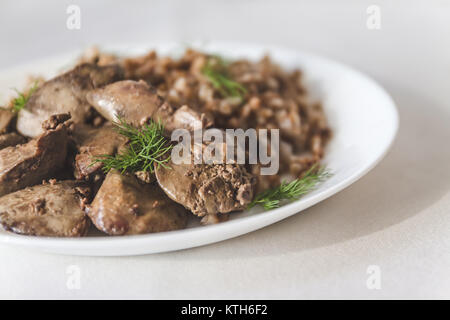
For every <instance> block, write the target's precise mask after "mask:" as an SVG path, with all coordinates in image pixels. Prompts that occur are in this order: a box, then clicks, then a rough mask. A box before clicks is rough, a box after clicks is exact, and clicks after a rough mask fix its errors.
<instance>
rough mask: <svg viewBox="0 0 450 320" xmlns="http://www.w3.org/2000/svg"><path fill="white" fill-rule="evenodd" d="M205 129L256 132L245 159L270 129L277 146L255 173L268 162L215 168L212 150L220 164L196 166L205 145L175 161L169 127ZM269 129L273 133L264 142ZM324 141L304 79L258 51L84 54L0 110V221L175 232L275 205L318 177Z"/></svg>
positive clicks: (47, 228)
mask: <svg viewBox="0 0 450 320" xmlns="http://www.w3.org/2000/svg"><path fill="white" fill-rule="evenodd" d="M206 129H214V130H216V131H215V132H218V134H219V136H223V137H225V136H226V134H225V132H226V131H227V129H242V130H248V129H255V132H256V133H258V138H257V139H258V147H257V148H256V149H250V148H249V147H248V146H247V147H244V159H246V160H247V159H248V158H249V157H250V154H251V152H255V150H256V151H257V152H259V153H261V152H262V151H261V150H262V149H263V148H268V146H271V147H272V144H271V142H272V140H274V139H276V137H278V136H279V141H278V144H276V145H277V146H278V147H277V149H270V150H269V151H270V152H269V153H277V154H279V156H278V157H277V158H276V159H277V160H278V159H279V170H278V171H277V172H276V174H270V175H265V174H264V173H263V171H264V169H265V168H266V167H267V164H265V163H264V164H263V163H254V162H251V161H245V162H239V161H237V160H234V159H232V160H231V161H230V162H220V161H217V159H223V160H224V159H225V157H224V156H223V154H221V155H219V154H215V153H212V154H211V156H217V157H218V158H214V159H216V160H214V161H206V162H201V161H200V162H197V160H198V159H202V155H201V154H202V153H201V152H200V156H199V153H198V151H199V150H201V151H202V152H204V151H205V150H208V149H209V147H210V146H211V145H212V142H211V141H209V142H205V141H202V142H200V143H198V142H197V141H193V142H192V143H188V144H186V146H190V147H189V148H188V149H187V150H188V151H187V152H186V154H188V155H189V156H192V157H191V158H189V159H190V160H189V161H187V162H181V163H180V162H177V161H175V159H174V158H173V157H172V151H174V148H175V146H176V145H177V143H178V142H179V141H175V140H172V139H171V137H172V136H173V134H174V133H175V132H179V131H180V130H185V132H187V133H189V134H191V135H192V136H194V137H195V135H196V134H197V133H198V132H203V131H204V130H206ZM271 129H279V135H271V136H269V137H268V138H267V139H266V140H264V139H262V136H261V135H259V134H260V133H261V132H265V131H264V130H271ZM255 137H256V136H255ZM330 137H331V130H330V128H329V126H328V124H327V120H326V116H325V114H324V111H323V109H322V107H321V105H320V103H317V102H315V101H312V100H311V98H310V96H309V94H308V92H307V90H306V88H305V87H304V85H303V82H302V73H301V72H300V71H299V70H294V71H287V70H284V69H283V68H282V67H280V66H279V65H277V64H275V63H274V62H272V61H271V59H270V58H269V57H268V56H266V57H264V58H262V59H260V60H259V61H256V62H255V61H250V60H246V59H239V60H235V61H228V60H227V59H224V58H222V57H220V56H217V55H212V54H208V53H204V52H200V51H196V50H192V49H188V50H186V52H185V53H184V55H183V56H181V57H180V58H172V57H165V56H163V57H160V56H158V54H157V53H156V52H155V51H150V52H149V53H148V54H145V55H143V56H140V57H121V56H115V55H111V54H105V53H102V52H100V51H98V50H93V51H92V50H91V51H90V53H89V54H86V55H84V56H83V57H81V58H80V60H79V61H78V62H77V64H76V66H75V67H74V68H73V69H71V70H69V71H67V72H65V73H63V74H61V75H58V76H56V77H54V78H53V79H49V80H47V81H44V80H42V79H39V80H38V81H34V82H33V83H30V86H28V88H26V89H25V90H24V91H23V92H17V95H16V97H15V98H13V99H12V100H11V101H10V103H9V104H8V105H7V106H5V107H3V108H0V226H1V227H3V228H4V229H5V230H8V231H12V232H16V233H19V234H26V235H35V236H56V237H77V236H85V235H86V234H87V233H88V230H89V228H96V229H98V230H100V231H101V232H103V233H104V234H105V235H112V236H119V235H136V234H146V233H154V232H163V231H171V230H179V229H183V228H185V227H186V226H187V224H188V220H189V219H194V220H195V219H198V220H199V221H201V223H202V224H212V223H218V222H221V221H225V220H227V219H228V217H229V215H230V214H233V213H234V212H238V211H243V210H246V209H249V208H251V207H253V206H256V205H261V206H262V207H263V208H265V209H273V208H276V207H279V206H280V205H281V204H282V203H283V201H284V200H286V201H291V200H295V199H298V198H299V197H300V196H302V195H303V194H305V193H307V192H309V191H310V190H312V189H313V188H314V187H315V186H316V185H317V183H319V182H320V181H323V180H324V179H325V178H326V177H327V176H328V173H327V171H326V170H325V169H324V167H323V166H321V165H320V160H321V159H322V157H323V156H324V148H325V145H326V143H327V142H328V140H329V139H330ZM262 140H264V143H265V144H259V143H260V142H261V141H262ZM221 148H222V145H221ZM278 148H279V150H278ZM223 150H224V151H225V152H226V151H227V150H228V149H227V145H226V144H224V146H223V149H221V152H222V151H223ZM214 152H216V151H214ZM227 160H228V159H227ZM285 176H289V180H285V181H283V179H286V178H284V177H285ZM90 222H92V223H90Z"/></svg>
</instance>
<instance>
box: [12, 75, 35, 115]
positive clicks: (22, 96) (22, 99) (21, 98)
mask: <svg viewBox="0 0 450 320" xmlns="http://www.w3.org/2000/svg"><path fill="white" fill-rule="evenodd" d="M37 88H38V86H37V81H36V82H35V83H34V84H33V86H32V87H31V88H30V90H28V92H27V93H22V92H19V91H18V90H17V89H14V90H15V91H16V92H17V95H18V97H17V98H15V99H13V101H12V109H13V111H14V112H19V111H20V110H22V109H23V108H25V105H26V104H27V102H28V100H29V99H30V97H31V95H32V94H33V92H35V91H36V89H37Z"/></svg>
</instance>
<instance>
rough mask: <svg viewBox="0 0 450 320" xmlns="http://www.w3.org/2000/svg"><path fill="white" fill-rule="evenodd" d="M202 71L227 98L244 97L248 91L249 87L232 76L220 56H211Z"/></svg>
mask: <svg viewBox="0 0 450 320" xmlns="http://www.w3.org/2000/svg"><path fill="white" fill-rule="evenodd" d="M202 73H203V74H204V75H205V76H206V77H207V78H208V80H209V81H210V82H211V84H212V85H213V87H214V88H215V89H216V90H217V91H219V93H220V94H221V95H222V96H223V97H225V98H226V97H239V98H241V99H242V98H243V97H244V95H245V94H246V93H247V89H246V88H245V87H244V86H243V85H241V84H240V83H238V82H236V81H234V80H232V79H231V78H230V76H229V75H228V72H227V69H226V63H225V62H224V60H223V59H222V58H220V57H217V56H211V57H209V58H208V60H207V61H206V65H205V66H204V67H203V69H202Z"/></svg>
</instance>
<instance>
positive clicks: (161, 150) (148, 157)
mask: <svg viewBox="0 0 450 320" xmlns="http://www.w3.org/2000/svg"><path fill="white" fill-rule="evenodd" d="M114 124H115V126H116V129H117V130H118V132H119V133H120V134H121V135H123V136H125V137H127V138H128V139H129V142H128V145H127V148H126V149H125V150H124V151H122V152H120V153H117V154H116V155H107V154H105V155H100V156H97V157H96V158H94V159H93V162H92V163H91V165H93V164H95V163H99V162H101V163H103V171H104V172H105V173H107V172H109V170H111V169H116V170H119V171H120V172H121V173H124V172H125V171H129V172H137V171H144V172H150V173H153V172H154V165H155V164H156V167H159V166H160V165H161V166H163V167H166V166H167V165H166V163H167V162H168V161H169V160H170V155H169V156H167V153H168V152H169V151H170V150H171V149H172V147H173V146H172V145H171V144H170V143H169V142H168V140H167V139H166V138H165V137H164V136H163V132H164V126H163V125H162V124H161V122H154V121H153V120H151V121H150V123H148V124H145V125H143V126H142V127H141V128H135V127H133V126H132V125H130V124H128V123H127V122H126V121H125V120H124V119H122V118H119V121H118V122H115V123H114Z"/></svg>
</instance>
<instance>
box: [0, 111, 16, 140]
mask: <svg viewBox="0 0 450 320" xmlns="http://www.w3.org/2000/svg"><path fill="white" fill-rule="evenodd" d="M14 117H15V114H14V112H12V111H11V110H8V109H5V108H1V107H0V134H1V133H6V132H9V129H10V127H11V122H12V121H13V119H14Z"/></svg>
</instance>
